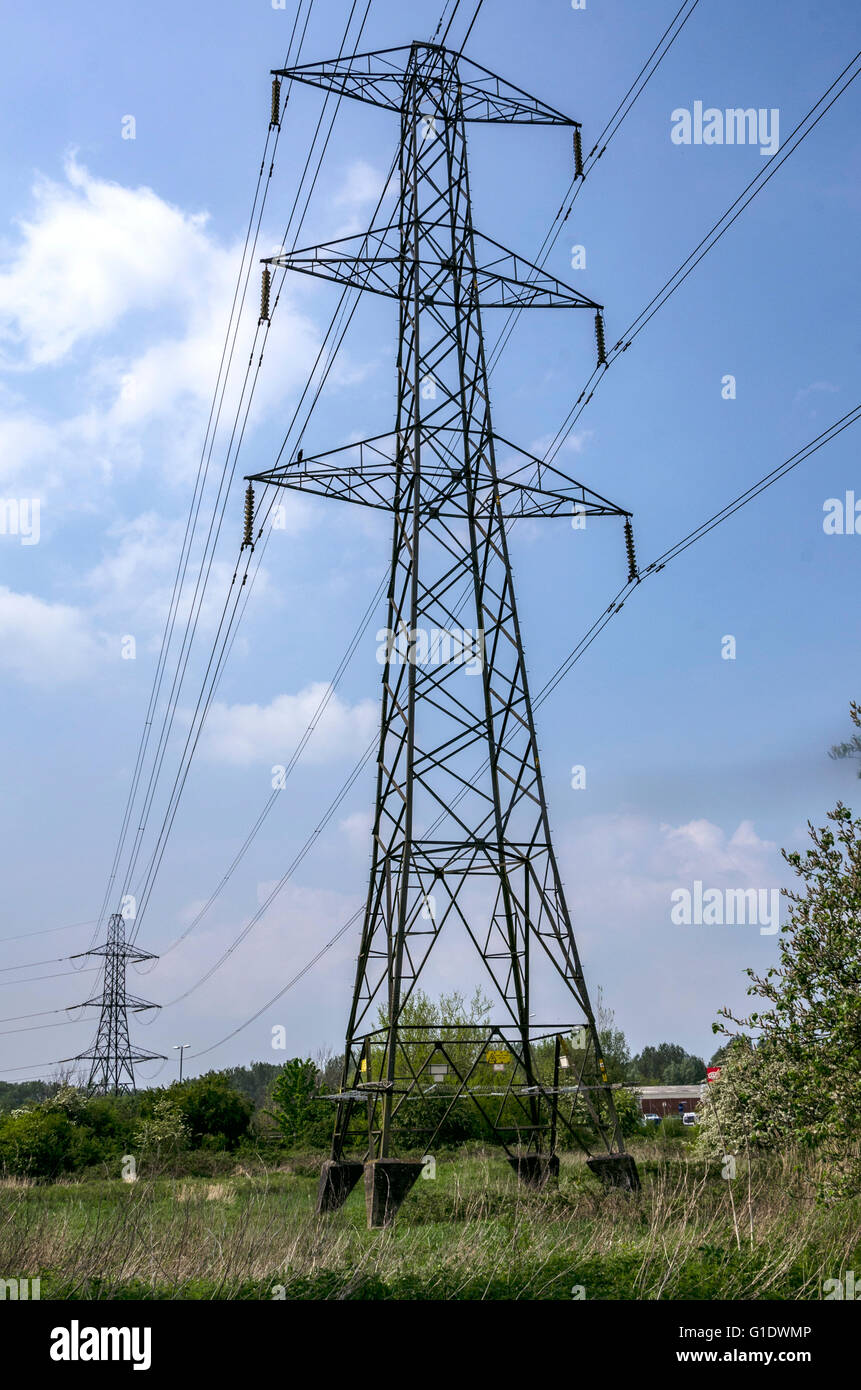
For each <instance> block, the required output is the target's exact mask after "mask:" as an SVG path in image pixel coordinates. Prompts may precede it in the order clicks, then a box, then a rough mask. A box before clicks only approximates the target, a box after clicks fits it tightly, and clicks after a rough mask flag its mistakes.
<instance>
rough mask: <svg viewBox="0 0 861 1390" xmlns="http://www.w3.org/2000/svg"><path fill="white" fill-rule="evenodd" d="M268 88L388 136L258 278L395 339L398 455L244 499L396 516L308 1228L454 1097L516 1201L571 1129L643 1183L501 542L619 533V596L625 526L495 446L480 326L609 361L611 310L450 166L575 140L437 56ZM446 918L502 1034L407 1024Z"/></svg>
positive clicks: (463, 63) (344, 462) (390, 60)
mask: <svg viewBox="0 0 861 1390" xmlns="http://www.w3.org/2000/svg"><path fill="white" fill-rule="evenodd" d="M282 78H290V79H291V80H293V81H297V82H305V83H310V84H311V85H313V86H317V87H321V88H323V89H324V90H326V91H331V92H337V93H338V94H339V95H343V96H347V97H353V98H356V99H357V100H360V101H364V102H369V103H371V104H373V105H376V106H380V107H384V108H386V109H388V110H391V111H395V112H397V113H399V115H400V124H401V139H400V158H399V169H400V197H399V203H398V211H397V215H396V216H395V217H394V218H393V219H392V220H391V221H390V222H389V223H388V224H387V225H385V226H379V227H373V228H371V230H370V231H369V232H368V233H366V234H364V235H363V236H359V237H347V238H343V239H340V240H338V241H333V242H329V243H326V244H324V245H320V246H315V247H310V248H306V249H304V250H294V251H291V252H286V253H284V254H282V255H278V256H274V257H270V258H268V259H267V260H266V262H265V265H264V272H263V275H264V293H263V304H264V311H263V316H264V317H268V290H269V284H270V276H271V271H270V269H269V267H270V266H282V267H285V268H288V269H291V270H295V271H299V272H301V273H304V274H306V275H311V276H316V277H318V278H323V279H327V280H333V281H335V282H337V283H339V284H342V285H347V286H354V287H356V288H359V289H366V290H370V291H373V292H374V293H376V294H380V295H386V296H389V297H390V298H393V299H395V300H397V302H398V305H399V318H400V324H399V328H400V332H399V344H398V362H397V426H396V429H395V431H394V433H393V434H391V433H389V434H385V435H379V436H376V437H374V438H371V439H367V440H363V441H362V442H361V443H359V444H351V445H347V446H344V447H342V448H336V449H333V450H330V451H328V452H326V453H319V454H308V453H306V454H305V455H302V454H300V455H298V457H297V459H296V461H294V462H292V463H290V464H288V465H286V466H279V467H277V468H274V469H271V470H269V471H267V472H263V473H259V474H256V475H254V476H253V477H252V479H251V480H250V482H249V486H251V485H252V484H253V482H255V481H257V482H260V483H266V484H274V485H276V486H278V487H287V488H294V489H297V490H299V491H303V492H310V493H316V494H318V495H321V496H325V497H336V498H341V499H343V500H346V501H350V502H353V503H356V504H358V505H361V506H366V507H375V508H382V509H384V510H387V511H391V512H392V513H393V515H394V530H393V538H392V556H391V579H390V583H389V590H388V628H387V630H386V642H385V644H384V647H383V651H382V657H381V659H382V661H383V662H384V665H383V673H382V686H383V690H382V721H381V731H380V742H379V755H378V765H377V767H378V770H377V792H376V808H375V813H374V826H373V842H372V865H371V874H370V885H369V889H368V897H367V905H366V909H365V918H364V928H363V932H362V940H361V946H360V951H359V957H358V967H357V973H356V982H355V989H354V993H353V1002H352V1008H351V1011H350V1018H349V1024H348V1027H347V1038H346V1051H345V1061H344V1071H343V1078H342V1085H341V1090H340V1091H339V1092H338V1094H337V1096H334V1097H331V1098H330V1099H332V1100H334V1102H335V1105H336V1120H335V1129H334V1141H333V1148H332V1159H331V1160H330V1161H329V1162H328V1163H327V1164H326V1165H325V1167H324V1172H323V1175H322V1178H321V1185H320V1194H319V1206H320V1209H321V1210H330V1209H332V1208H334V1207H337V1206H339V1205H340V1204H341V1202H342V1201H343V1200H344V1199H345V1197H346V1195H347V1193H348V1192H349V1191H350V1189H351V1187H352V1186H353V1185H354V1183H355V1182H356V1181H357V1180H358V1177H359V1175H360V1173H361V1172H362V1168H363V1167H364V1169H365V1184H366V1195H367V1198H368V1217H369V1222H370V1224H372V1225H375V1224H380V1223H381V1222H382V1221H385V1220H387V1219H391V1216H392V1214H393V1212H394V1210H395V1209H396V1207H397V1205H398V1203H399V1201H400V1200H401V1198H402V1197H403V1195H404V1194H405V1192H406V1191H407V1190H408V1189H409V1187H410V1186H411V1184H412V1182H413V1181H414V1180H415V1176H416V1174H417V1171H418V1170H419V1169H420V1168H421V1163H418V1162H416V1161H409V1160H404V1159H400V1160H398V1159H396V1158H394V1157H393V1150H394V1149H396V1148H398V1147H400V1148H401V1150H402V1151H403V1149H404V1148H407V1149H409V1148H412V1149H413V1151H414V1152H415V1147H416V1144H417V1143H421V1145H422V1148H421V1149H420V1150H419V1152H422V1151H423V1150H424V1149H426V1148H428V1147H430V1145H431V1144H432V1143H433V1138H434V1136H435V1133H436V1131H437V1130H438V1128H439V1124H441V1123H442V1121H443V1119H444V1118H445V1116H446V1115H447V1114H448V1113H449V1111H450V1110H451V1108H452V1107H453V1106H455V1105H457V1104H458V1103H459V1102H460V1101H461V1100H462V1099H464V1098H467V1097H469V1098H470V1099H471V1100H473V1101H474V1102H475V1104H476V1105H478V1107H479V1109H480V1110H481V1111H482V1114H483V1115H484V1119H485V1122H486V1125H487V1126H489V1127H490V1129H491V1130H492V1131H493V1133H494V1134H495V1136H496V1137H497V1139H498V1140H499V1142H500V1143H501V1144H502V1145H503V1146H504V1148H505V1150H506V1152H507V1154H508V1156H509V1161H510V1162H511V1163H512V1165H513V1166H514V1167H515V1169H516V1171H517V1173H518V1175H519V1176H520V1177H521V1178H523V1179H525V1180H526V1181H529V1182H534V1183H541V1182H545V1181H547V1179H548V1178H549V1177H552V1176H554V1175H555V1173H557V1172H558V1162H559V1161H558V1156H557V1151H558V1149H559V1147H560V1146H561V1145H562V1144H563V1143H568V1144H570V1143H571V1142H572V1141H573V1142H575V1143H581V1144H583V1145H584V1147H587V1151H588V1143H587V1142H586V1141H584V1133H585V1134H587V1135H589V1136H591V1139H592V1144H593V1145H594V1147H597V1148H599V1149H601V1150H602V1153H601V1154H600V1155H596V1156H593V1157H592V1158H590V1160H589V1161H590V1165H591V1166H592V1167H593V1170H594V1171H596V1172H599V1173H600V1175H601V1176H602V1178H603V1179H604V1181H605V1182H607V1183H612V1184H615V1185H619V1186H625V1187H635V1186H637V1185H638V1178H637V1172H636V1167H635V1165H634V1163H633V1160H632V1159H631V1157H630V1156H629V1155H628V1154H626V1153H625V1148H624V1142H623V1139H622V1135H621V1130H620V1127H619V1123H618V1119H617V1116H616V1112H615V1108H614V1105H613V1097H612V1090H611V1088H610V1085H609V1083H608V1078H607V1074H606V1070H605V1065H604V1060H603V1057H602V1054H601V1045H600V1040H599V1037H598V1030H597V1028H596V1023H595V1015H594V1012H593V1009H592V1006H591V1003H590V1000H589V995H588V992H587V989H586V983H585V980H584V978H583V971H582V968H581V964H580V958H579V955H578V951H577V946H576V943H575V939H574V933H573V930H572V927H571V920H570V917H569V913H568V907H567V904H566V901H565V895H564V891H563V887H562V881H561V878H560V875H559V869H558V866H557V862H556V857H555V854H554V851H553V847H552V843H551V838H550V828H549V823H548V815H547V804H546V799H545V794H544V785H543V779H542V774H541V766H540V761H539V756H538V746H537V742H536V735H535V725H534V722H533V715H532V705H531V702H530V696H529V689H528V684H527V678H526V667H525V663H524V655H523V645H522V642H521V635H520V626H519V623H518V616H517V608H516V604H515V597H514V588H513V583H512V574H511V564H510V560H509V553H508V536H507V530H506V524H507V523H510V521H511V520H512V519H513V518H516V517H533V518H542V519H544V518H549V517H554V516H563V515H564V516H568V517H569V518H570V517H571V514H572V511H574V512H579V513H580V514H581V515H582V516H583V517H602V516H617V517H624V518H625V528H626V538H627V540H628V554H629V566H630V570H631V572H632V574H633V573H634V559H633V543H632V541H631V532H630V519H629V514H628V513H627V512H626V511H624V509H622V508H620V507H618V506H616V505H614V504H613V503H612V502H609V501H608V500H607V499H606V498H604V497H601V496H599V495H598V494H597V493H595V492H593V491H591V490H590V489H588V488H586V487H584V486H583V485H582V484H581V483H578V482H576V481H575V480H574V479H572V478H570V477H568V476H567V475H566V474H564V473H562V472H561V471H559V470H558V469H556V468H555V467H552V466H550V465H548V464H547V463H545V462H543V461H542V460H540V459H538V458H535V457H534V456H532V455H530V454H528V453H526V452H525V451H524V450H522V449H519V448H517V447H516V446H515V445H513V444H511V443H510V442H509V441H508V440H506V439H503V438H502V437H501V436H500V435H499V434H498V433H497V432H496V431H495V430H494V428H493V424H492V421H491V413H490V399H489V391H488V381H487V365H486V355H485V345H484V335H483V328H482V311H483V310H485V309H490V308H505V309H519V308H539V307H543V308H573V309H587V310H591V311H592V312H593V313H594V314H595V316H596V321H595V328H596V335H597V340H598V357H599V363H600V362H602V361H604V330H603V319H602V316H601V306H600V305H598V304H597V303H596V302H595V301H594V300H591V299H589V298H587V297H586V296H585V295H583V294H580V293H578V291H576V290H574V289H571V288H570V287H568V286H567V285H564V284H562V283H561V282H560V281H558V280H556V279H555V278H554V277H553V276H551V275H548V274H547V273H545V272H544V271H543V270H541V269H539V268H538V267H536V266H534V265H531V264H530V263H529V262H528V261H526V260H524V259H523V258H522V257H520V256H517V255H515V254H514V253H512V252H510V251H508V250H506V249H505V248H504V247H503V246H501V245H500V244H499V243H498V242H496V241H493V240H492V239H491V238H489V237H486V236H482V235H480V234H479V233H478V232H476V231H475V229H474V227H473V224H472V210H471V202H470V190H469V171H468V163H467V150H466V123H467V122H469V121H481V122H493V123H503V124H504V123H525V124H532V125H561V126H568V127H573V128H574V131H575V139H574V145H575V153H576V156H577V164H578V167H579V165H580V155H579V151H580V139H579V125H578V123H577V122H575V121H572V120H569V119H568V118H567V117H566V116H563V115H561V114H560V113H559V112H558V111H555V110H553V109H552V108H551V107H549V106H547V105H545V104H544V103H543V102H541V101H538V100H537V99H536V98H534V97H531V96H528V95H527V94H526V93H525V92H522V91H521V90H520V89H519V88H517V87H514V86H511V85H510V84H509V83H507V82H505V81H503V80H502V79H501V78H499V77H497V76H496V75H494V74H493V73H491V72H489V71H488V70H487V69H485V68H482V67H479V66H478V65H477V64H475V63H473V62H471V61H469V60H466V59H464V58H463V57H462V56H461V55H459V54H457V53H455V52H453V51H451V50H448V49H446V48H444V47H440V46H438V45H434V44H428V43H414V44H412V46H411V47H409V48H405V49H390V50H386V51H385V52H381V53H370V54H362V55H359V56H357V57H354V58H350V59H336V60H334V61H331V62H323V63H319V64H310V65H305V66H301V67H295V68H290V69H286V70H279V71H276V73H275V76H274V84H275V91H274V93H273V109H275V102H276V101H277V94H278V91H279V90H280V87H279V83H280V79H282ZM250 497H253V493H252V494H250ZM251 505H253V501H250V502H249V506H251ZM251 540H252V535H251V526H250V522H249V521H248V518H247V519H246V534H245V543H246V544H251ZM465 603H466V604H468V608H469V614H470V618H471V620H472V622H471V625H470V627H469V628H467V629H464V628H462V627H461V626H460V616H459V615H460V611H461V607H462V606H463V605H464V604H465ZM472 624H474V625H472ZM471 755H472V756H471ZM475 755H477V757H476V756H475ZM455 922H457V923H459V924H460V926H461V927H462V928H463V929H464V930H465V932H466V934H467V936H468V937H469V938H470V939H471V941H472V944H473V945H474V947H475V950H476V951H477V953H478V956H479V957H480V958H481V960H482V961H483V962H484V965H485V967H486V968H487V971H488V972H489V975H490V978H491V980H492V981H493V984H494V986H495V992H496V995H497V999H498V1002H499V1003H501V1005H502V1010H503V1013H504V1018H503V1019H502V1021H500V1022H499V1023H496V1024H488V1025H487V1026H484V1025H481V1026H479V1025H475V1026H470V1027H461V1028H460V1029H457V1028H447V1029H445V1030H440V1031H439V1033H438V1034H436V1033H434V1032H433V1030H432V1029H431V1030H429V1029H428V1028H427V1027H426V1026H421V1025H419V1024H413V1025H410V1024H409V1022H408V1019H409V1017H410V1015H409V1012H407V1014H406V1015H405V1013H404V1011H405V1008H406V1007H407V1006H408V1004H409V1000H410V996H411V994H412V993H413V990H414V989H415V986H416V983H417V981H418V979H419V976H420V973H421V970H422V968H423V966H424V965H425V963H426V961H427V959H428V956H429V954H430V952H431V950H432V949H433V948H434V946H435V944H436V943H437V941H438V940H439V938H440V936H441V935H442V934H443V933H444V932H445V931H446V929H447V928H449V926H450V925H451V926H453V925H454V923H455ZM536 951H537V952H538V954H539V955H540V956H541V957H542V958H544V959H545V960H546V961H548V962H549V964H550V966H551V967H552V968H555V972H556V976H557V977H559V978H561V980H562V982H563V983H564V986H565V987H566V989H567V992H568V994H569V995H570V996H571V997H572V998H573V1000H574V1002H575V1004H576V1007H577V1014H578V1017H577V1018H576V1019H575V1020H572V1021H571V1022H570V1023H567V1024H565V1025H564V1026H563V1025H540V1026H539V1025H534V1024H532V1022H531V1017H532V1015H531V1013H530V1007H531V1005H530V973H531V960H530V958H531V955H532V954H534V953H535V952H536ZM374 1010H375V1011H376V1012H377V1014H378V1021H379V1025H380V1026H378V1027H373V1026H372V1024H373V1022H374V1018H373V1013H372V1011H374ZM500 1073H502V1075H500ZM565 1073H567V1075H566V1074H565ZM563 1082H568V1083H569V1084H562V1083H563ZM418 1101H422V1102H424V1103H423V1104H422V1105H418V1106H416V1104H415V1103H416V1102H418ZM429 1107H430V1109H429ZM434 1107H435V1108H434ZM429 1113H430V1116H431V1118H430V1120H428V1114H429ZM411 1114H412V1117H413V1118H415V1119H416V1121H417V1122H416V1123H415V1124H411V1123H410V1117H411ZM420 1116H421V1117H422V1118H423V1120H424V1123H419V1122H418V1120H419V1117H420ZM596 1135H597V1140H595V1136H596ZM351 1155H353V1156H352V1157H351Z"/></svg>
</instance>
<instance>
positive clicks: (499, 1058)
mask: <svg viewBox="0 0 861 1390" xmlns="http://www.w3.org/2000/svg"><path fill="white" fill-rule="evenodd" d="M487 1061H488V1062H495V1063H497V1064H498V1065H499V1066H504V1065H505V1063H506V1062H510V1061H511V1053H510V1052H505V1051H496V1052H494V1051H490V1052H488V1054H487Z"/></svg>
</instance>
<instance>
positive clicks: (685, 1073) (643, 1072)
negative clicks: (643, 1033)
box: [628, 1042, 706, 1086]
mask: <svg viewBox="0 0 861 1390" xmlns="http://www.w3.org/2000/svg"><path fill="white" fill-rule="evenodd" d="M705 1079H706V1064H705V1062H704V1061H703V1059H702V1057H695V1056H694V1055H693V1054H692V1053H689V1052H686V1051H685V1049H684V1048H683V1047H682V1046H681V1045H680V1044H679V1043H668V1042H662V1043H659V1044H658V1046H657V1047H644V1048H643V1050H642V1052H640V1053H638V1055H637V1056H636V1057H634V1058H633V1059H632V1061H631V1064H630V1066H629V1068H628V1080H630V1081H632V1082H634V1083H635V1084H637V1085H640V1086H695V1085H696V1084H697V1083H698V1082H700V1081H705Z"/></svg>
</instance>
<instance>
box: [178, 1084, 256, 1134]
mask: <svg viewBox="0 0 861 1390" xmlns="http://www.w3.org/2000/svg"><path fill="white" fill-rule="evenodd" d="M170 1093H171V1095H172V1097H173V1099H174V1100H175V1102H176V1105H177V1106H178V1108H179V1110H180V1111H181V1113H182V1115H183V1116H184V1119H185V1123H186V1125H187V1132H188V1140H189V1143H190V1144H192V1145H193V1146H195V1147H197V1146H198V1145H200V1146H203V1147H205V1148H216V1149H235V1148H236V1146H237V1144H238V1143H239V1142H240V1141H241V1140H242V1139H243V1138H244V1137H245V1136H246V1135H247V1134H248V1131H249V1128H250V1125H251V1115H252V1112H253V1109H254V1107H253V1105H252V1103H251V1101H250V1100H249V1099H248V1097H247V1096H243V1095H240V1093H239V1092H238V1091H237V1090H235V1089H234V1088H233V1087H232V1086H231V1084H230V1082H229V1081H228V1079H227V1077H226V1076H225V1074H224V1072H217V1071H210V1072H207V1073H206V1074H205V1075H204V1076H196V1077H194V1078H193V1079H192V1080H190V1081H183V1083H182V1085H175V1086H172V1087H171V1088H170Z"/></svg>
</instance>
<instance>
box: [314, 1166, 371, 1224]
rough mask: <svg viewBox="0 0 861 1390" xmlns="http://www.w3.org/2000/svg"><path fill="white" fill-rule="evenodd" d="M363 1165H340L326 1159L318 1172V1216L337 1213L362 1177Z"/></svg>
mask: <svg viewBox="0 0 861 1390" xmlns="http://www.w3.org/2000/svg"><path fill="white" fill-rule="evenodd" d="M363 1166H364V1165H363V1164H361V1163H342V1162H338V1161H337V1160H335V1159H333V1158H327V1159H326V1162H325V1163H324V1164H323V1167H322V1168H321V1170H320V1182H319V1185H318V1187H317V1212H318V1215H319V1214H321V1213H322V1212H326V1211H337V1210H338V1208H339V1207H342V1206H343V1205H344V1203H345V1202H346V1200H347V1198H348V1197H349V1195H350V1193H351V1192H352V1190H353V1188H354V1187H355V1186H356V1183H357V1182H358V1181H359V1178H360V1177H361V1176H362V1168H363Z"/></svg>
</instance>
